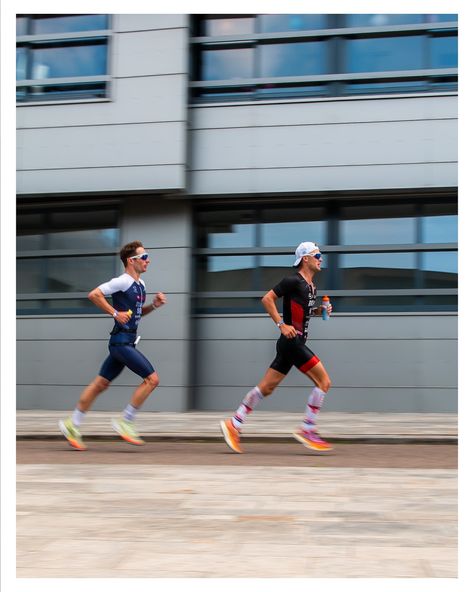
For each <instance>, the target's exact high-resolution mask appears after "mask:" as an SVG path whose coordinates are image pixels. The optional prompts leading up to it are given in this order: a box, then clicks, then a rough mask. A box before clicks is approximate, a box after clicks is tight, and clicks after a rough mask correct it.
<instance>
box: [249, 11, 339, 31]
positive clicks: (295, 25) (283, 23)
mask: <svg viewBox="0 0 474 592" xmlns="http://www.w3.org/2000/svg"><path fill="white" fill-rule="evenodd" d="M257 18H258V25H259V29H260V32H262V33H277V32H283V31H305V30H311V29H326V28H327V26H328V24H327V19H328V15H327V14H261V15H258V17H257Z"/></svg>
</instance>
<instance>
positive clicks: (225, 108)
mask: <svg viewBox="0 0 474 592" xmlns="http://www.w3.org/2000/svg"><path fill="white" fill-rule="evenodd" d="M457 116H458V114H457V96H443V97H441V96H432V97H427V96H422V97H403V98H400V97H397V98H393V97H379V98H376V99H375V98H364V99H354V98H353V97H351V99H349V100H347V99H338V98H332V99H331V98H329V99H322V100H321V99H319V100H318V99H315V100H305V101H298V100H295V99H291V100H288V101H286V102H284V101H280V102H276V103H267V102H264V101H262V102H259V103H253V104H251V105H249V104H246V105H238V104H232V105H202V106H201V105H199V106H194V107H192V108H191V129H194V130H195V129H216V128H241V127H257V126H291V125H315V124H324V125H328V124H329V125H330V124H344V123H354V124H359V123H365V122H383V121H414V120H436V119H456V118H457Z"/></svg>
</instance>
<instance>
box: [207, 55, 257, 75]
mask: <svg viewBox="0 0 474 592" xmlns="http://www.w3.org/2000/svg"><path fill="white" fill-rule="evenodd" d="M201 59H202V71H201V80H231V79H234V78H252V77H253V63H252V59H253V49H251V48H242V49H214V50H203V51H202V53H201Z"/></svg>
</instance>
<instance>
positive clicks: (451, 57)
mask: <svg viewBox="0 0 474 592" xmlns="http://www.w3.org/2000/svg"><path fill="white" fill-rule="evenodd" d="M429 42H430V56H431V63H430V67H431V68H457V67H458V38H457V36H456V37H455V36H453V35H451V36H436V37H430V38H429Z"/></svg>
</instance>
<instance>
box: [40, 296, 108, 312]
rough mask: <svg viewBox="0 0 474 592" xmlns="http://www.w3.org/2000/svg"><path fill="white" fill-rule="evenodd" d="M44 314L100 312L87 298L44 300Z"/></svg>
mask: <svg viewBox="0 0 474 592" xmlns="http://www.w3.org/2000/svg"><path fill="white" fill-rule="evenodd" d="M43 306H44V307H45V310H44V312H45V313H46V314H73V313H76V312H87V313H97V314H100V310H99V309H98V308H97V307H96V306H95V304H93V303H92V302H91V301H90V300H89V299H88V298H74V299H68V300H57V299H55V298H54V299H52V300H45V301H43Z"/></svg>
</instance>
